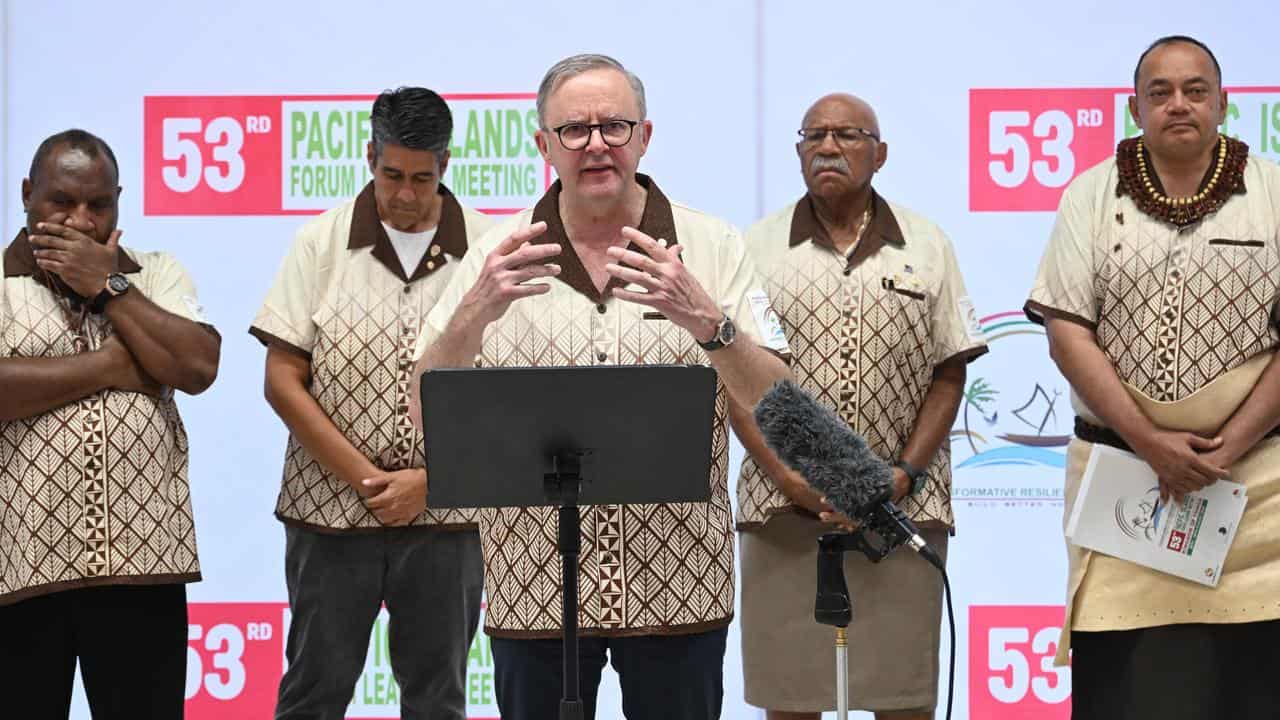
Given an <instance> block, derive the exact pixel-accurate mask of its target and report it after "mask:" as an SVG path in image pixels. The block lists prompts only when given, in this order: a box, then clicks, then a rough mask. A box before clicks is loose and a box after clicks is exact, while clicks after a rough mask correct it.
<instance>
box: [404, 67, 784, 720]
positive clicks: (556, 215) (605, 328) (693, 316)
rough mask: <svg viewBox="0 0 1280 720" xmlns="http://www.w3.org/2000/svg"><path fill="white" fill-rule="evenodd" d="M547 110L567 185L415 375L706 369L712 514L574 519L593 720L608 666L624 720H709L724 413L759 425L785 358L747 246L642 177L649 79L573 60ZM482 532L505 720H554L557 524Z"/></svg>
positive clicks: (447, 312) (446, 324) (497, 248)
mask: <svg viewBox="0 0 1280 720" xmlns="http://www.w3.org/2000/svg"><path fill="white" fill-rule="evenodd" d="M537 110H538V120H539V124H540V129H539V131H538V132H537V135H536V139H537V143H538V149H539V150H540V151H541V153H542V156H543V157H544V158H546V160H547V162H549V163H551V165H552V166H554V167H555V169H556V173H557V174H558V175H559V178H560V179H559V180H558V181H557V182H556V183H555V184H554V185H553V186H552V187H551V188H550V189H549V190H548V191H547V193H546V194H545V195H544V196H543V197H542V199H541V200H539V201H538V203H537V205H535V206H534V207H533V208H532V209H529V210H525V211H524V212H521V213H519V214H517V215H515V216H514V217H513V218H511V219H510V220H508V221H507V222H505V223H502V224H500V225H498V226H497V227H495V228H493V229H492V230H490V231H489V232H488V233H486V234H485V235H484V236H483V237H482V238H481V239H480V241H479V244H478V245H477V246H476V247H475V249H473V250H472V251H471V252H470V253H468V254H467V255H466V257H464V258H463V260H462V262H461V264H460V266H459V268H458V269H457V271H456V272H455V274H454V276H453V278H452V279H451V281H450V283H449V286H448V287H447V288H446V289H445V291H444V295H443V296H442V297H441V298H440V300H439V301H438V302H437V304H436V305H435V307H434V308H433V309H432V311H431V313H430V315H429V316H428V317H427V320H426V328H425V330H424V332H423V335H422V336H420V338H419V340H418V348H417V353H416V354H417V355H418V356H419V357H420V360H419V364H418V371H419V373H420V371H421V370H423V369H426V368H440V367H471V366H473V365H478V366H491V367H492V366H527V365H531V364H537V365H559V366H564V365H575V366H581V365H639V364H646V363H680V364H685V363H710V364H711V365H712V366H714V368H715V369H716V371H717V372H718V374H719V377H720V381H721V382H720V386H719V387H718V389H717V402H716V407H717V412H716V418H715V421H714V425H713V428H712V432H713V440H712V447H713V448H714V450H713V458H712V468H711V472H710V476H709V477H708V478H707V483H708V484H709V485H710V488H711V499H710V501H708V502H704V503H677V504H657V505H622V506H619V505H594V506H588V507H583V508H582V559H581V565H580V568H581V569H580V581H579V582H580V593H579V597H580V603H579V604H580V616H579V617H580V626H581V629H582V636H583V637H582V639H581V643H580V661H581V675H580V679H581V691H582V692H581V694H582V698H583V709H584V711H585V715H586V717H594V715H595V704H596V703H595V696H596V689H597V687H598V685H599V683H600V674H601V671H602V670H603V668H604V664H605V661H606V652H607V653H608V655H609V659H610V661H611V662H612V664H613V666H614V669H616V670H617V671H618V674H619V676H620V679H621V683H620V684H621V688H622V704H623V712H624V713H625V714H626V716H627V717H628V718H630V720H646V719H653V720H659V719H660V720H676V719H685V718H687V719H689V720H711V719H713V718H718V717H719V716H720V707H721V701H722V699H723V694H724V684H723V660H724V651H725V639H726V635H727V628H728V625H729V622H730V621H731V620H732V618H733V612H734V571H733V528H732V525H731V514H730V507H729V493H728V477H727V475H728V465H729V455H728V445H729V444H728V426H727V422H726V403H725V401H724V400H725V398H726V397H733V398H734V399H735V401H736V402H737V403H738V404H740V405H743V406H746V407H750V406H753V405H754V404H755V403H756V401H757V400H759V398H760V397H761V395H763V394H764V392H765V391H766V390H767V389H768V388H769V387H770V386H771V385H772V384H773V383H774V382H775V381H777V380H779V379H782V378H785V377H789V372H788V370H787V367H786V364H785V363H784V361H783V360H782V359H780V358H779V357H777V356H776V355H775V354H774V353H778V354H785V353H786V352H787V346H786V341H785V339H784V338H783V336H782V332H781V329H780V328H779V327H778V326H777V323H776V321H774V323H773V324H772V325H770V323H769V318H770V317H771V315H770V313H769V300H768V298H767V297H766V296H765V294H764V292H763V291H762V290H761V288H760V286H759V284H758V281H757V277H756V273H755V269H754V266H753V265H752V263H751V259H750V258H749V256H748V255H747V253H746V250H745V247H744V245H743V242H742V238H741V236H740V235H739V234H738V233H737V231H736V230H734V229H733V228H732V227H731V226H730V225H729V224H728V223H726V222H724V221H722V220H718V219H716V218H713V217H711V216H709V215H705V214H703V213H700V212H697V211H694V210H691V209H689V208H687V207H684V206H683V205H680V204H678V203H673V202H671V201H669V200H667V198H666V196H665V195H664V194H663V193H662V191H661V190H659V189H658V185H657V183H655V182H654V181H653V180H652V179H650V178H648V177H646V176H644V175H641V174H639V173H637V172H636V168H637V167H638V165H639V163H640V158H641V157H642V156H643V155H644V153H645V150H646V149H647V148H648V145H649V138H650V135H651V133H652V128H653V125H652V123H651V122H650V121H649V120H648V119H647V118H646V115H645V100H644V86H643V85H642V84H641V82H640V80H639V78H637V77H636V76H635V75H634V74H633V73H631V72H629V71H627V70H626V69H625V68H624V67H623V66H622V65H621V64H619V63H618V62H617V61H616V60H614V59H612V58H609V57H605V56H601V55H579V56H574V57H570V58H567V59H565V60H562V61H560V62H559V63H557V64H556V65H555V66H553V67H552V68H551V69H550V70H549V71H548V72H547V74H546V76H545V77H544V78H543V81H542V84H541V86H540V87H539V89H538V100H537ZM762 345H763V347H762ZM766 348H767V349H766ZM770 351H772V352H770ZM424 353H425V354H424ZM419 373H415V375H418V374H419ZM413 396H414V397H417V393H416V392H415V393H413ZM655 432H662V430H661V429H660V428H658V429H655ZM429 504H430V500H429V499H428V505H429ZM479 523H480V537H481V545H482V548H483V551H484V558H485V567H486V569H487V572H486V576H485V590H486V593H485V594H486V597H487V598H488V602H489V605H488V610H487V613H486V616H485V631H486V632H487V633H488V634H489V635H490V637H491V645H492V648H493V657H494V670H495V685H496V691H497V696H498V708H499V710H500V711H501V714H502V717H503V718H504V720H545V719H546V718H553V717H556V715H557V708H558V707H559V701H560V696H561V689H562V687H563V682H562V674H561V673H562V657H561V640H560V635H561V622H560V610H561V607H560V601H561V599H560V593H559V590H558V588H559V586H560V557H559V555H558V554H557V552H556V515H555V511H554V509H553V508H546V507H543V508H491V509H485V510H482V511H481V512H480V514H479ZM549 588H554V589H555V590H554V591H548V589H549Z"/></svg>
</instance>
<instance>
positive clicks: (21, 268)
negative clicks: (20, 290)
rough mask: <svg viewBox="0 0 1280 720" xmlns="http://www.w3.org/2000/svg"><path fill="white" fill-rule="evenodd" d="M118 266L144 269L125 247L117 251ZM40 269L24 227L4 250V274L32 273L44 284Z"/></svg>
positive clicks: (129, 271) (129, 270)
mask: <svg viewBox="0 0 1280 720" xmlns="http://www.w3.org/2000/svg"><path fill="white" fill-rule="evenodd" d="M116 267H118V268H119V269H120V272H122V273H125V274H133V273H136V272H141V271H142V266H141V265H139V264H138V262H137V261H136V260H134V259H133V258H132V257H130V256H129V254H128V253H126V252H125V251H124V248H120V249H119V250H118V251H117V253H116ZM38 269H39V266H37V265H36V256H35V251H34V249H33V248H32V247H31V241H30V240H28V239H27V229H26V228H22V229H21V230H19V231H18V236H17V237H15V238H14V239H13V242H11V243H9V247H7V248H5V250H4V276H5V277H22V276H26V275H30V276H32V277H34V278H35V279H36V282H39V283H42V284H43V283H44V273H40V272H36V270H38Z"/></svg>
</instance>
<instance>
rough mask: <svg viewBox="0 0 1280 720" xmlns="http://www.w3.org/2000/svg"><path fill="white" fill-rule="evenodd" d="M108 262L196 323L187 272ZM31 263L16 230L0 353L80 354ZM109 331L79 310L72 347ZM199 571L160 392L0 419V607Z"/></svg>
mask: <svg viewBox="0 0 1280 720" xmlns="http://www.w3.org/2000/svg"><path fill="white" fill-rule="evenodd" d="M119 267H120V271H121V272H122V273H124V274H125V275H126V276H128V278H129V281H130V282H131V283H132V285H133V289H132V290H131V291H130V292H140V293H142V294H143V295H145V296H146V297H147V298H148V299H149V300H151V301H152V302H154V303H155V304H156V305H158V306H160V307H161V308H162V309H164V310H167V311H168V312H171V313H173V314H175V315H179V316H181V317H184V318H187V319H189V320H192V321H195V322H199V323H206V320H205V318H204V315H203V312H202V310H201V308H200V304H199V301H198V300H197V299H196V290H195V286H194V285H193V284H192V282H191V278H190V276H188V275H187V273H186V271H185V270H183V269H182V267H181V266H180V265H179V264H178V263H177V262H176V261H175V260H174V259H173V257H171V256H170V255H168V254H167V253H162V252H151V253H139V252H134V251H132V250H124V249H121V251H120V258H119ZM35 272H36V265H35V258H34V255H33V254H32V249H31V246H30V244H29V243H28V241H27V236H26V231H25V230H24V231H22V232H21V233H19V234H18V237H17V239H15V240H14V241H13V243H12V244H10V245H9V247H8V248H7V249H6V250H5V254H4V280H3V283H0V357H25V358H42V357H43V358H56V357H68V356H71V355H75V354H77V353H78V352H81V350H78V349H77V341H76V334H75V333H73V331H72V325H71V323H70V321H69V320H68V318H67V314H66V312H65V311H64V310H63V306H62V305H61V304H59V301H58V298H57V297H56V296H55V295H54V294H53V292H51V291H50V290H49V288H48V287H47V286H45V285H44V284H42V283H41V282H38V281H37V280H36V279H35V277H34V274H35ZM75 315H76V317H77V318H78V317H79V312H78V311H77V312H76V313H75ZM210 330H211V331H212V328H210ZM112 333H113V330H112V328H111V323H110V322H109V321H108V320H107V319H106V318H105V316H103V315H95V314H88V315H87V319H86V320H85V322H84V325H83V326H82V327H81V330H80V333H79V335H80V343H81V347H83V348H85V349H87V350H89V351H92V350H97V349H98V348H99V347H100V346H101V344H102V342H103V340H105V339H106V338H107V337H108V336H110V335H111V334H112ZM199 579H200V565H199V562H198V561H197V558H196V535H195V524H194V522H193V520H192V513H191V495H190V488H189V486H188V484H187V434H186V430H184V429H183V427H182V420H181V419H179V417H178V407H177V405H176V404H174V400H173V396H172V394H169V396H168V397H165V398H153V397H151V396H149V395H144V394H142V393H135V392H122V391H118V390H103V391H101V392H97V393H94V394H93V395H89V396H88V397H84V398H81V399H80V400H77V401H75V402H71V403H68V404H66V405H63V406H62V407H58V408H54V409H52V410H49V411H47V412H43V413H40V414H39V415H34V416H32V417H28V418H23V419H20V420H11V421H7V422H0V605H7V604H10V603H15V602H18V601H20V600H24V599H26V598H30V597H34V596H37V595H44V594H47V593H52V592H58V591H61V590H69V589H74V588H82V587H92V586H101V585H122V584H159V583H186V582H195V581H197V580H199Z"/></svg>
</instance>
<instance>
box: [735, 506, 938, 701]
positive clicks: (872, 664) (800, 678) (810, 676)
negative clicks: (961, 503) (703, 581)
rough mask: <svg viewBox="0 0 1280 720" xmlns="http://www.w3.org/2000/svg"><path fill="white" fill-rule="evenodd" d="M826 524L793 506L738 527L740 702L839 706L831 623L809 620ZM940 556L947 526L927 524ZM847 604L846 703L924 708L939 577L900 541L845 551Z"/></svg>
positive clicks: (933, 683)
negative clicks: (873, 550) (884, 552)
mask: <svg viewBox="0 0 1280 720" xmlns="http://www.w3.org/2000/svg"><path fill="white" fill-rule="evenodd" d="M827 530H828V526H826V525H823V524H822V523H820V522H818V521H817V520H813V519H809V518H806V517H803V516H800V515H797V514H794V513H784V514H781V515H778V516H776V517H774V518H773V519H771V520H770V521H769V522H768V523H766V524H765V525H764V527H761V528H758V529H755V530H751V531H745V532H742V533H741V534H740V537H741V542H742V670H743V676H744V677H743V680H744V687H745V690H746V693H745V694H746V701H747V702H748V703H750V704H751V705H754V706H756V707H761V708H766V709H768V710H783V711H788V712H823V711H831V710H835V709H836V690H835V673H836V660H835V628H834V627H831V626H830V625H819V624H818V623H817V621H815V620H814V619H813V600H814V594H815V585H816V583H817V578H816V575H817V557H818V536H820V535H822V534H823V533H824V532H826V531H827ZM921 535H922V536H923V537H924V539H925V541H927V542H928V543H929V545H931V546H932V547H933V549H934V550H936V551H937V552H938V554H939V555H941V556H942V558H943V559H944V560H945V559H946V556H947V531H945V530H924V531H922V532H921ZM844 567H845V571H844V572H845V582H846V583H847V584H848V586H849V599H850V601H851V603H852V606H853V622H852V624H850V625H849V707H850V709H858V710H871V711H877V710H879V711H887V710H927V709H931V708H933V707H934V705H936V704H937V696H938V640H939V633H940V632H941V623H942V576H941V575H940V574H939V573H938V571H937V570H936V569H934V567H933V566H932V565H930V564H929V563H928V562H927V561H926V560H925V559H924V558H922V557H920V556H919V555H917V554H916V553H914V552H911V551H910V550H908V549H906V548H899V549H898V550H895V551H894V552H893V553H891V554H890V555H889V556H888V557H887V558H885V559H884V560H883V561H881V562H880V563H879V564H874V563H872V562H871V561H869V560H867V559H866V557H865V556H863V555H862V553H859V552H856V551H849V552H847V553H845V564H844Z"/></svg>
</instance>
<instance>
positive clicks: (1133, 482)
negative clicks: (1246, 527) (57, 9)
mask: <svg viewBox="0 0 1280 720" xmlns="http://www.w3.org/2000/svg"><path fill="white" fill-rule="evenodd" d="M1247 502H1248V497H1247V496H1246V493H1245V488H1244V486H1243V485H1241V484H1240V483H1237V482H1232V481H1230V480H1218V481H1217V482H1215V483H1214V484H1212V485H1210V486H1208V487H1206V488H1203V489H1201V490H1198V491H1196V492H1194V493H1189V494H1188V495H1187V496H1186V497H1185V498H1183V501H1182V502H1181V503H1175V502H1174V501H1173V500H1170V501H1169V502H1168V503H1165V502H1161V500H1160V487H1159V484H1158V483H1157V481H1156V474H1155V471H1153V470H1152V469H1151V466H1149V465H1147V464H1146V463H1145V462H1143V461H1142V459H1141V458H1139V457H1138V456H1137V455H1134V454H1132V453H1127V452H1124V451H1123V450H1117V449H1115V448H1112V447H1107V446H1106V445H1094V447H1093V452H1092V454H1091V455H1090V456H1089V464H1088V466H1087V467H1086V468H1085V472H1084V477H1083V478H1082V479H1081V481H1080V492H1079V493H1078V494H1077V496H1076V500H1075V505H1074V506H1073V507H1072V509H1071V517H1070V518H1068V520H1067V530H1066V535H1067V539H1068V540H1070V541H1071V542H1072V543H1074V544H1076V545H1079V546H1081V547H1085V548H1088V549H1090V550H1095V551H1097V552H1101V553H1105V554H1107V555H1111V556H1113V557H1117V558H1120V559H1121V560H1128V561H1130V562H1134V563H1137V564H1139V565H1143V566H1145V567H1149V568H1152V569H1154V570H1159V571H1160V572H1165V573H1169V574H1170V575H1176V576H1178V577H1181V578H1186V579H1187V580H1192V581H1194V582H1198V583H1200V584H1202V585H1208V586H1210V587H1217V585H1218V580H1219V579H1220V577H1221V575H1222V563H1223V562H1224V561H1225V560H1226V557H1227V551H1228V550H1230V549H1231V542H1232V541H1233V540H1234V539H1235V536H1236V529H1237V528H1238V527H1239V525H1240V517H1241V516H1242V515H1243V514H1244V508H1245V504H1246V503H1247Z"/></svg>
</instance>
